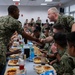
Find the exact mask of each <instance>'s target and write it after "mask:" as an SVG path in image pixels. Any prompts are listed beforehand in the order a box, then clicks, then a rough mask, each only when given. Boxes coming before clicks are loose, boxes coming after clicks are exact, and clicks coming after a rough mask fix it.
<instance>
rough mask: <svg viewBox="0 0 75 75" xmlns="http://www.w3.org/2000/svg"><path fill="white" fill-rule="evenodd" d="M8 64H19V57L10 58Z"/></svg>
mask: <svg viewBox="0 0 75 75" xmlns="http://www.w3.org/2000/svg"><path fill="white" fill-rule="evenodd" d="M8 65H9V66H18V65H19V62H18V59H13V60H9V61H8Z"/></svg>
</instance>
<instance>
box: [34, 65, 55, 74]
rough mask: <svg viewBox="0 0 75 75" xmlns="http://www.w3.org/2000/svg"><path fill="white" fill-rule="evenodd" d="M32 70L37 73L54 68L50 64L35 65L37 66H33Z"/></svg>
mask: <svg viewBox="0 0 75 75" xmlns="http://www.w3.org/2000/svg"><path fill="white" fill-rule="evenodd" d="M34 70H35V71H36V72H37V73H38V74H41V73H43V72H46V71H50V70H54V68H53V67H52V66H51V65H37V66H34ZM54 71H55V70H54Z"/></svg>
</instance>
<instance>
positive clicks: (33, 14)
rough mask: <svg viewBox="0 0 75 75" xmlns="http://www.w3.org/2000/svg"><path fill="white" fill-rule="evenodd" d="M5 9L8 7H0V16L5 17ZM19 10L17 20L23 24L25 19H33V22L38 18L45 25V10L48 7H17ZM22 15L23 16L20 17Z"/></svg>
mask: <svg viewBox="0 0 75 75" xmlns="http://www.w3.org/2000/svg"><path fill="white" fill-rule="evenodd" d="M7 8H8V6H0V16H3V15H7ZM19 9H20V17H19V20H20V21H21V22H22V24H24V22H25V19H29V20H30V19H31V18H34V19H35V20H36V19H37V17H39V16H40V18H41V20H42V22H44V23H45V20H46V19H47V10H48V9H49V7H44V6H41V7H40V6H38V7H32V6H31V7H28V6H19ZM21 15H23V16H21Z"/></svg>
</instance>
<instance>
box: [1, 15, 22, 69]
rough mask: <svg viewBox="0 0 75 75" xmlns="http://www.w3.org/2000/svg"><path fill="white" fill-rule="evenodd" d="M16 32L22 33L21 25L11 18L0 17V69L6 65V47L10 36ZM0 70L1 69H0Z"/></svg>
mask: <svg viewBox="0 0 75 75" xmlns="http://www.w3.org/2000/svg"><path fill="white" fill-rule="evenodd" d="M15 31H17V32H18V33H19V34H21V33H22V31H23V29H22V24H21V22H19V21H18V20H16V19H14V18H13V17H11V16H9V15H8V16H4V17H3V16H2V17H0V68H1V65H5V63H6V52H7V45H8V43H9V40H10V38H11V36H12V34H13V33H14V32H15ZM0 70H1V69H0Z"/></svg>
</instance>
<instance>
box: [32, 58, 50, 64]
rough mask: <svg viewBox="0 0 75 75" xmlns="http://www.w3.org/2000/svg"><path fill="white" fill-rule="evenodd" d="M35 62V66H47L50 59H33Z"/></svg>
mask: <svg viewBox="0 0 75 75" xmlns="http://www.w3.org/2000/svg"><path fill="white" fill-rule="evenodd" d="M33 62H34V63H35V64H43V63H44V64H47V63H48V62H49V61H48V59H47V58H45V57H35V58H34V59H33Z"/></svg>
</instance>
